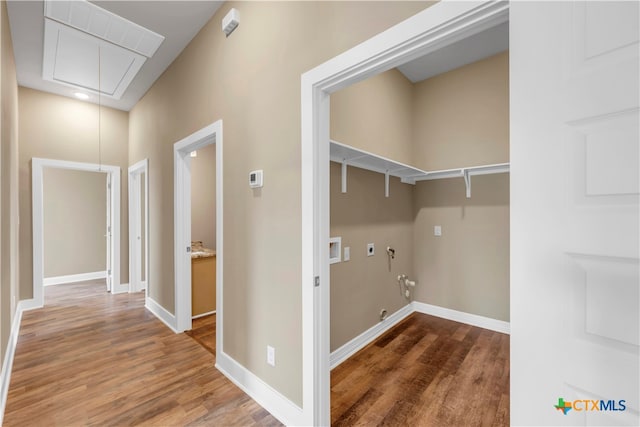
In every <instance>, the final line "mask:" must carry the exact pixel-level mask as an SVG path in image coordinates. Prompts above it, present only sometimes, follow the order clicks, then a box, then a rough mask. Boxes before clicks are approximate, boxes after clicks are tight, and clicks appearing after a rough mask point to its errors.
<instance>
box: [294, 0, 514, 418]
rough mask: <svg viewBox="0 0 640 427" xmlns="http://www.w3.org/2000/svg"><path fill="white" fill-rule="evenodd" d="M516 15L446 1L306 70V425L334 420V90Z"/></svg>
mask: <svg viewBox="0 0 640 427" xmlns="http://www.w3.org/2000/svg"><path fill="white" fill-rule="evenodd" d="M508 19H509V3H508V2H504V1H501V2H493V1H479V2H440V3H438V4H436V5H433V6H431V7H429V8H427V9H425V10H424V11H422V12H420V13H418V14H416V15H414V16H412V17H410V18H409V19H407V20H405V21H403V22H401V23H400V24H398V25H396V26H394V27H391V28H389V29H388V30H386V31H384V32H382V33H380V34H378V35H376V36H374V37H372V38H371V39H369V40H366V41H365V42H363V43H361V44H359V45H358V46H356V47H354V48H352V49H350V50H348V51H346V52H344V53H342V54H340V55H338V56H336V57H334V58H332V59H330V60H329V61H327V62H325V63H323V64H321V65H319V66H318V67H316V68H314V69H312V70H310V71H308V72H306V73H304V74H303V75H302V82H301V86H302V87H301V100H302V168H301V173H302V177H301V179H302V182H301V187H302V277H301V283H302V359H303V360H302V396H303V414H302V417H303V419H304V421H303V422H304V423H305V424H313V425H329V424H330V420H331V417H330V407H331V394H330V374H329V372H330V370H329V353H330V345H329V326H330V323H329V320H330V317H329V316H330V314H329V288H330V283H329V253H328V252H329V245H328V244H327V243H328V240H329V237H330V236H329V221H330V215H329V101H330V94H331V93H332V92H335V91H338V90H340V89H343V88H345V87H347V86H350V85H352V84H354V83H357V82H359V81H362V80H365V79H367V78H369V77H372V76H374V75H376V74H379V73H381V72H383V71H386V70H389V69H392V68H395V67H397V66H398V65H401V64H403V63H405V62H407V61H410V60H412V59H415V58H418V57H420V56H423V55H425V54H426V53H428V52H432V51H435V50H437V49H439V48H441V47H443V46H446V45H448V44H451V43H453V42H455V41H458V40H461V39H463V38H466V37H469V36H472V35H473V34H476V33H478V32H480V31H482V30H485V29H488V28H491V27H493V26H495V25H498V24H500V23H504V22H506V21H508Z"/></svg>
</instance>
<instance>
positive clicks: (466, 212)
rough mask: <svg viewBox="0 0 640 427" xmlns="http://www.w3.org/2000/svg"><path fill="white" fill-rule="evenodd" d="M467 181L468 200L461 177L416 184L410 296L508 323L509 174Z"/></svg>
mask: <svg viewBox="0 0 640 427" xmlns="http://www.w3.org/2000/svg"><path fill="white" fill-rule="evenodd" d="M471 180H472V185H471V188H472V194H471V198H470V199H467V198H466V196H465V185H464V180H463V179H462V178H458V179H455V178H454V179H444V180H436V181H424V182H419V183H417V184H416V187H415V192H414V209H415V226H414V257H415V258H414V265H415V269H416V278H417V279H418V284H417V285H416V294H415V300H416V301H420V302H424V303H427V304H433V305H438V306H441V307H446V308H451V309H453V310H458V311H463V312H465V313H472V314H477V315H480V316H486V317H489V318H492V319H498V320H504V321H507V322H508V321H509V174H508V173H506V174H496V175H482V176H476V177H472V178H471ZM435 225H440V226H441V227H442V236H440V237H436V236H434V235H433V227H434V226H435Z"/></svg>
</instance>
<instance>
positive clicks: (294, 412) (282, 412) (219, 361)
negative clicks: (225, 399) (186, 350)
mask: <svg viewBox="0 0 640 427" xmlns="http://www.w3.org/2000/svg"><path fill="white" fill-rule="evenodd" d="M216 368H218V370H219V371H220V372H222V373H223V374H224V376H226V377H227V378H228V379H229V380H231V382H233V383H234V384H235V385H237V386H238V387H239V388H240V389H241V390H242V391H243V392H245V393H246V394H247V395H249V396H250V397H251V398H252V399H253V400H255V401H256V402H257V403H258V405H260V406H262V407H263V408H265V409H266V410H267V411H269V413H270V414H271V415H273V416H274V417H275V418H277V419H278V421H280V422H281V423H282V424H284V425H287V426H301V425H305V423H304V418H303V412H302V409H301V408H300V407H298V406H297V405H295V404H294V403H293V402H291V401H290V400H289V399H287V398H286V397H284V396H283V395H282V394H280V392H278V390H276V389H274V388H273V387H271V386H270V385H269V384H267V383H266V382H264V381H263V380H262V379H260V378H259V377H258V376H257V375H255V374H254V373H253V372H251V371H249V370H248V369H246V368H245V367H244V366H242V365H240V364H239V363H238V362H236V361H235V360H234V359H232V358H231V357H229V355H227V354H226V353H225V352H223V351H217V352H216Z"/></svg>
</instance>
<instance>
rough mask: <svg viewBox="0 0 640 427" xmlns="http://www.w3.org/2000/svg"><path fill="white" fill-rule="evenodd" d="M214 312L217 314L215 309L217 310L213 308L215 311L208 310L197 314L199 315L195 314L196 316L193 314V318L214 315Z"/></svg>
mask: <svg viewBox="0 0 640 427" xmlns="http://www.w3.org/2000/svg"><path fill="white" fill-rule="evenodd" d="M212 314H216V311H215V310H213V311H209V312H207V313H202V314H197V315H195V316H191V319H199V318H201V317H204V316H210V315H212Z"/></svg>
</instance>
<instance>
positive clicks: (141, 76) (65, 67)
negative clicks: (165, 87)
mask: <svg viewBox="0 0 640 427" xmlns="http://www.w3.org/2000/svg"><path fill="white" fill-rule="evenodd" d="M62 3H63V2H55V3H53V4H55V6H54V7H59V6H60V5H61V4H62ZM64 3H66V2H64ZM91 3H93V4H94V5H96V6H99V7H100V8H103V9H104V10H106V11H109V12H111V13H108V12H105V13H103V16H102V18H103V19H108V18H109V17H110V18H112V19H113V20H117V21H118V25H127V23H126V21H124V20H122V19H120V18H118V16H119V17H121V18H125V19H126V20H129V21H131V22H132V23H134V24H137V25H133V24H131V23H129V25H130V26H131V30H130V31H129V32H128V33H126V34H125V35H123V36H122V37H121V38H120V39H121V43H120V44H123V45H124V47H118V46H116V45H115V44H114V40H113V37H111V38H110V35H111V34H108V32H106V31H105V32H103V33H100V31H93V30H92V29H90V28H88V26H84V27H83V26H82V25H79V24H77V22H71V21H70V22H62V23H61V22H59V20H55V21H54V20H50V19H46V20H45V17H44V15H45V2H43V1H19V0H8V2H7V6H8V13H9V24H10V26H11V37H12V39H13V50H14V55H15V60H16V72H17V77H18V84H19V85H20V86H25V87H29V88H33V89H37V90H41V91H45V92H50V93H54V94H58V95H63V96H69V97H72V96H74V95H73V94H74V92H77V91H78V87H73V86H71V85H70V84H69V83H68V82H74V83H75V84H77V85H79V86H81V88H84V89H85V90H83V92H85V93H87V94H89V96H90V98H89V100H88V101H89V102H94V103H97V102H98V101H99V102H100V103H101V104H102V105H106V106H109V107H113V108H117V109H119V110H125V111H129V110H130V109H131V108H133V106H134V105H135V104H136V103H137V102H138V101H139V100H140V98H142V97H143V96H144V94H145V93H146V92H147V90H149V88H150V87H151V85H152V84H153V83H154V82H155V81H156V80H157V79H158V77H160V75H162V73H163V72H164V71H165V70H166V69H167V67H168V66H169V65H170V64H171V63H172V62H173V60H174V59H175V58H176V57H177V56H178V55H179V54H180V52H182V50H183V49H184V48H185V47H186V46H187V45H188V44H189V42H190V41H191V39H193V37H194V36H195V35H196V34H197V33H198V31H200V29H201V28H202V27H203V26H204V25H205V24H206V23H207V22H208V21H209V20H210V19H211V17H212V16H213V14H214V13H215V12H216V11H217V10H218V8H219V7H220V6H221V4H222V2H221V1H207V2H204V1H163V0H161V1H154V0H145V1H92V2H91ZM74 4H75V5H76V6H77V5H82V3H77V2H74ZM85 6H86V5H85ZM86 9H95V11H98V12H100V11H99V9H97V8H93V7H92V6H91V5H88V6H87V8H86ZM113 14H115V15H118V16H115V17H114V16H113ZM53 15H54V16H53V17H54V19H59V18H58V17H56V16H55V13H54V14H53ZM58 15H59V16H60V14H58ZM49 16H52V14H51V13H49ZM76 16H78V14H76ZM105 16H106V17H107V18H105ZM45 21H47V23H46V25H45ZM94 22H96V21H95V20H94ZM72 27H76V29H74V28H72ZM114 27H115V24H112V25H111V26H110V28H111V29H113V28H114ZM142 27H144V28H142ZM45 28H46V33H47V35H48V36H49V37H45ZM80 30H81V31H80ZM92 31H93V33H94V34H96V35H98V36H99V37H102V38H105V39H106V41H105V40H99V39H97V38H96V37H94V36H92V35H90V34H89V33H91V32H92ZM111 32H113V31H111ZM99 33H100V34H99ZM154 33H155V34H154ZM123 34H124V33H123ZM132 34H134V35H135V36H136V37H131V35H132ZM163 37H164V39H162V38H163ZM97 46H100V49H99V50H97V49H98V48H97ZM45 47H46V51H45ZM156 48H157V50H155V49H156ZM94 52H99V57H100V58H101V60H98V59H97V58H98V54H96V55H95V58H96V59H95V60H91V59H90V58H93V57H92V56H91V54H92V53H94ZM63 60H65V61H66V62H63ZM102 62H104V64H103V63H102ZM98 64H100V66H99V69H100V70H101V74H100V75H101V78H100V79H98V77H97V76H96V74H97V73H98ZM136 71H137V72H136ZM103 74H104V75H103ZM98 88H99V91H101V92H102V95H101V96H100V99H98V95H97V92H98Z"/></svg>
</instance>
